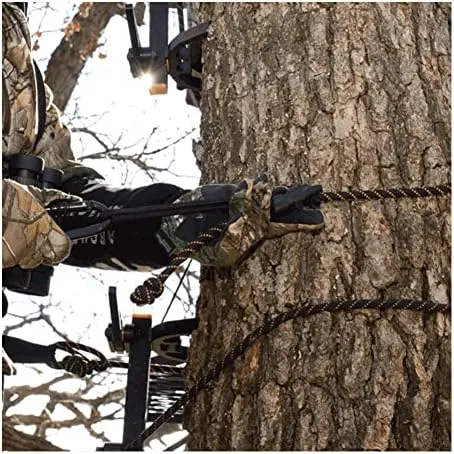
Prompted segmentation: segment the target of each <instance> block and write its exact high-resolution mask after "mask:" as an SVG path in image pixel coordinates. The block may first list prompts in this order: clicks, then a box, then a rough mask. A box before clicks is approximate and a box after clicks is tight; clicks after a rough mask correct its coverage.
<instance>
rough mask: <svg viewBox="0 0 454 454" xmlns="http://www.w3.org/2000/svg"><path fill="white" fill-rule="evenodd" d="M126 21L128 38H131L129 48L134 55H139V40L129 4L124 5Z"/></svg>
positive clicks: (134, 17)
mask: <svg viewBox="0 0 454 454" xmlns="http://www.w3.org/2000/svg"><path fill="white" fill-rule="evenodd" d="M125 12H126V20H127V21H128V28H129V36H130V38H131V46H132V50H133V52H134V54H135V55H139V48H140V39H139V33H138V31H137V22H136V15H135V13H134V7H133V5H132V4H131V3H126V4H125Z"/></svg>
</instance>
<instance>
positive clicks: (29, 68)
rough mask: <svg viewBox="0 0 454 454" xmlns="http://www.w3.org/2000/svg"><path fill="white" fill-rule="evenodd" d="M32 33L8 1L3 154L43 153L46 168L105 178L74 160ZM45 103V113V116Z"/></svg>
mask: <svg viewBox="0 0 454 454" xmlns="http://www.w3.org/2000/svg"><path fill="white" fill-rule="evenodd" d="M30 47H31V45H30V32H29V30H28V24H27V19H26V17H25V15H24V14H23V12H22V11H21V10H20V9H19V8H18V7H17V6H16V5H14V4H12V3H5V4H2V145H3V146H2V155H3V157H8V156H12V155H14V154H17V153H25V154H31V155H36V156H40V157H42V158H43V159H44V160H45V162H46V166H48V167H54V168H58V169H61V170H63V171H64V173H65V175H64V178H65V179H66V180H67V179H69V178H71V177H73V176H74V175H80V176H83V177H88V178H102V177H101V175H99V174H98V173H97V172H95V171H94V170H93V169H90V168H88V167H85V166H83V165H82V164H80V163H78V162H77V161H76V160H75V159H74V154H73V152H72V150H71V133H70V131H69V128H68V127H67V126H65V125H64V124H63V123H62V121H61V118H60V112H59V110H58V108H57V107H56V106H55V105H54V104H53V102H52V98H53V96H52V92H51V90H50V88H49V87H47V86H45V84H44V83H43V82H42V78H41V77H39V76H40V74H38V72H39V69H38V67H37V66H36V65H35V64H34V62H33V59H32V55H31V49H30ZM43 105H45V111H46V115H45V117H46V118H45V123H44V128H43V129H44V131H43V134H42V136H41V138H39V134H38V131H39V132H41V128H42V126H43V125H42V122H43V121H44V119H43V118H42V117H44V115H41V116H40V115H39V114H40V110H41V109H42V107H41V106H43Z"/></svg>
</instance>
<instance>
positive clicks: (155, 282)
mask: <svg viewBox="0 0 454 454" xmlns="http://www.w3.org/2000/svg"><path fill="white" fill-rule="evenodd" d="M163 291H164V284H163V283H162V281H161V279H160V278H159V276H151V277H150V278H148V279H147V280H146V281H145V282H144V283H143V284H142V285H139V286H138V287H137V288H136V289H135V290H134V293H133V294H132V295H131V301H132V302H133V303H135V304H137V305H139V306H143V305H145V304H153V303H154V301H155V299H156V298H159V297H160V296H161V295H162V293H163Z"/></svg>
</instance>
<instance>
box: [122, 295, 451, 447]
mask: <svg viewBox="0 0 454 454" xmlns="http://www.w3.org/2000/svg"><path fill="white" fill-rule="evenodd" d="M356 309H378V310H386V309H405V310H413V311H420V312H429V313H435V312H438V313H442V314H450V313H451V305H449V304H440V303H434V302H432V301H423V300H411V299H387V300H382V299H361V300H353V301H329V302H327V303H323V304H309V303H306V304H304V305H302V306H299V307H296V308H295V309H292V310H290V311H287V312H282V313H281V314H278V315H277V316H275V317H274V318H272V319H270V320H268V321H266V322H265V323H264V324H263V325H261V326H260V327H258V328H257V329H255V330H254V331H252V332H251V333H249V334H248V335H247V336H246V337H245V338H244V339H243V340H242V341H241V342H239V343H238V344H236V345H235V347H233V348H232V349H231V350H230V351H229V352H228V353H227V354H226V355H225V356H224V358H223V359H222V360H221V361H219V362H217V363H216V364H215V365H214V366H213V367H212V368H211V369H210V370H209V371H208V372H207V373H205V374H204V375H203V376H202V377H201V378H200V379H198V380H197V381H196V383H195V385H193V386H192V387H191V388H190V389H189V390H188V391H187V392H186V394H185V395H184V396H182V397H181V398H180V399H178V400H177V401H175V402H174V403H173V404H172V405H171V406H170V407H169V408H168V409H167V410H166V411H165V412H164V413H162V414H161V415H160V416H159V417H158V418H156V419H155V421H154V422H153V423H152V424H151V425H150V426H149V427H148V428H146V429H145V430H144V431H143V432H142V433H141V434H140V435H139V436H138V437H137V439H136V440H134V441H133V442H131V443H129V444H128V445H127V446H126V449H130V448H131V447H133V446H142V444H143V443H144V442H145V440H146V439H147V438H148V437H150V436H151V435H152V434H153V433H154V432H155V431H156V430H157V429H158V428H159V427H161V426H162V425H163V424H165V423H167V422H168V421H169V420H170V419H171V418H172V416H173V415H174V414H175V413H176V412H177V411H178V410H179V409H180V408H181V407H182V406H184V405H186V404H187V403H188V402H191V401H194V400H195V398H196V397H197V395H198V393H199V392H200V391H201V390H202V389H204V388H206V387H207V386H208V384H209V383H210V382H213V381H216V380H218V379H219V377H220V375H221V373H222V372H223V371H224V370H225V369H227V368H228V367H229V366H231V365H232V364H233V363H234V362H235V360H236V359H237V358H239V357H240V356H242V355H243V354H244V352H245V351H246V350H247V349H248V348H249V347H250V346H251V345H252V344H253V343H254V342H255V341H256V340H257V339H259V338H260V337H262V336H264V335H266V334H268V333H270V332H271V331H273V330H274V329H276V328H277V327H278V326H279V325H281V324H282V323H285V322H287V321H289V320H292V319H294V318H297V317H304V318H305V317H309V316H311V315H314V314H320V313H321V312H337V311H352V310H356Z"/></svg>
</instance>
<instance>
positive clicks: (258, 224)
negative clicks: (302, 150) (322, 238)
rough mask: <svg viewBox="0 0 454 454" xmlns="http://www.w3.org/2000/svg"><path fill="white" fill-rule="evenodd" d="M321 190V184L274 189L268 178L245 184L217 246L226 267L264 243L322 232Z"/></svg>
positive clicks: (234, 198)
mask: <svg viewBox="0 0 454 454" xmlns="http://www.w3.org/2000/svg"><path fill="white" fill-rule="evenodd" d="M321 191H322V187H321V186H320V185H308V184H304V185H299V186H295V187H292V188H287V187H285V186H280V187H277V188H275V189H273V188H272V187H271V185H270V184H269V183H268V179H267V177H266V175H262V176H261V177H259V178H257V179H256V180H254V181H252V180H244V181H242V182H241V183H240V184H239V185H238V186H237V189H236V190H235V193H234V194H233V196H232V199H231V201H230V210H231V212H232V211H233V212H234V213H235V212H236V216H235V217H236V220H235V217H234V218H233V219H234V220H233V221H232V222H231V223H230V225H229V226H228V228H227V231H226V233H225V234H224V236H223V238H222V240H221V241H220V243H219V245H218V248H219V257H220V259H221V260H222V263H223V265H224V264H227V265H232V264H234V263H235V264H238V263H240V262H241V261H243V260H245V259H246V258H247V257H249V256H250V255H251V254H252V253H253V252H254V251H255V250H256V249H257V248H258V247H259V246H260V245H261V244H262V242H263V241H264V240H267V239H271V238H277V237H280V236H282V235H285V234H287V233H291V232H298V231H313V230H318V229H321V228H322V227H323V225H324V221H323V214H322V212H321V211H320V202H319V201H317V195H318V194H320V193H321Z"/></svg>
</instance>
